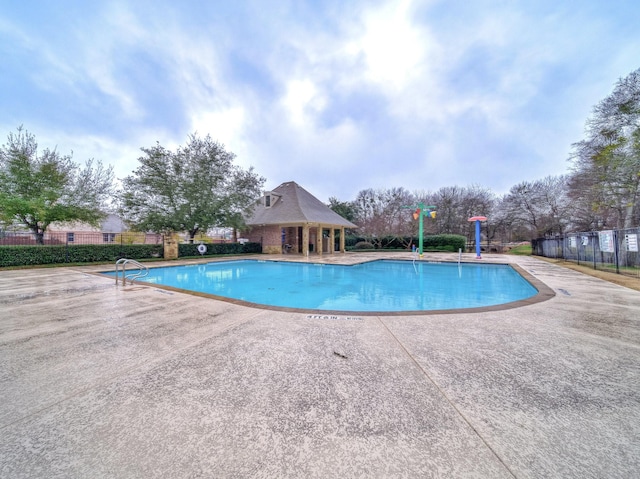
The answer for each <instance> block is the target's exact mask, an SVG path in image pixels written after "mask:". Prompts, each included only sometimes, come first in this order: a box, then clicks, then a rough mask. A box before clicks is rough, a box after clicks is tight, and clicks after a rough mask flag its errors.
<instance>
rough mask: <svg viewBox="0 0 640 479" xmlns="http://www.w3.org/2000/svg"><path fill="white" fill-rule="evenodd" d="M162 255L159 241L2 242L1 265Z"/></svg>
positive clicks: (141, 257) (107, 259)
mask: <svg viewBox="0 0 640 479" xmlns="http://www.w3.org/2000/svg"><path fill="white" fill-rule="evenodd" d="M162 255H163V245H161V244H146V245H145V244H134V245H126V244H122V245H121V244H107V245H102V244H99V245H96V244H86V245H68V246H67V245H61V246H57V245H56V246H48V245H44V246H43V245H39V246H2V247H0V267H4V266H27V265H38V264H64V263H93V262H111V261H114V262H115V261H117V260H119V259H120V258H132V259H147V258H155V257H158V256H162Z"/></svg>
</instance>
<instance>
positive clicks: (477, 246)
mask: <svg viewBox="0 0 640 479" xmlns="http://www.w3.org/2000/svg"><path fill="white" fill-rule="evenodd" d="M467 221H475V222H476V259H482V255H481V254H480V223H481V222H482V221H487V217H486V216H472V217H471V218H469V219H468V220H467Z"/></svg>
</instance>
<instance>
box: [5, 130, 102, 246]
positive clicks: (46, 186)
mask: <svg viewBox="0 0 640 479" xmlns="http://www.w3.org/2000/svg"><path fill="white" fill-rule="evenodd" d="M112 193H113V168H112V167H109V168H106V169H105V168H103V166H102V163H101V162H99V161H98V162H95V163H94V161H93V160H88V161H87V162H86V164H85V167H84V168H81V167H80V166H79V165H77V164H76V163H74V162H73V161H72V160H71V155H60V154H59V153H58V152H57V151H56V150H49V149H45V150H43V151H41V152H40V153H39V152H38V143H37V142H36V139H35V136H34V135H32V134H31V133H29V132H28V131H26V130H24V129H23V127H22V126H20V127H18V131H17V133H16V134H14V133H10V134H9V136H8V142H7V144H6V145H3V146H2V149H1V150H0V220H1V221H3V222H6V223H17V224H20V225H23V226H26V227H27V228H29V229H30V230H31V231H32V233H33V234H34V236H35V238H36V242H37V243H38V244H43V243H44V233H45V231H46V230H47V228H48V227H49V225H50V224H51V223H53V222H62V223H65V222H71V221H82V222H86V223H89V224H91V225H94V226H95V225H97V223H98V221H99V220H100V219H101V218H103V217H104V216H105V213H104V211H105V207H106V202H107V200H108V198H109V197H110V195H111V194H112Z"/></svg>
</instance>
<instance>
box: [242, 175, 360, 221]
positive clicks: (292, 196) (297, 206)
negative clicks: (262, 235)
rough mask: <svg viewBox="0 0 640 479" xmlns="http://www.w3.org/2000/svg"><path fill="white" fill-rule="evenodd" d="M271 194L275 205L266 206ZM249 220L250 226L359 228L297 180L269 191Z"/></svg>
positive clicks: (257, 203)
mask: <svg viewBox="0 0 640 479" xmlns="http://www.w3.org/2000/svg"><path fill="white" fill-rule="evenodd" d="M267 195H270V196H271V200H272V202H271V206H265V202H264V198H265V196H267ZM246 223H247V225H249V226H256V225H281V224H304V223H320V224H322V225H331V226H340V227H345V228H356V227H357V226H356V225H354V224H353V223H352V222H351V221H348V220H346V219H344V218H343V217H342V216H340V215H339V214H338V213H336V212H335V211H333V210H332V209H331V208H329V207H328V206H327V205H325V204H324V203H322V202H321V201H320V200H319V199H317V198H316V197H315V196H313V195H312V194H311V193H309V192H308V191H307V190H305V189H304V188H302V187H301V186H300V185H298V184H297V183H296V182H294V181H287V182H285V183H282V184H281V185H280V186H278V187H277V188H275V189H274V190H271V191H268V192H266V193H265V195H264V196H263V197H262V198H261V199H260V200H258V201H257V202H256V206H255V208H254V210H253V213H252V214H251V215H249V217H248V218H247V220H246Z"/></svg>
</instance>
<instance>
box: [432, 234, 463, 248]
mask: <svg viewBox="0 0 640 479" xmlns="http://www.w3.org/2000/svg"><path fill="white" fill-rule="evenodd" d="M466 244H467V239H466V238H465V237H464V236H461V235H451V234H442V235H431V236H426V237H425V238H424V248H425V249H430V250H436V251H452V252H456V251H458V250H459V249H462V251H464V250H465V247H466Z"/></svg>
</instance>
